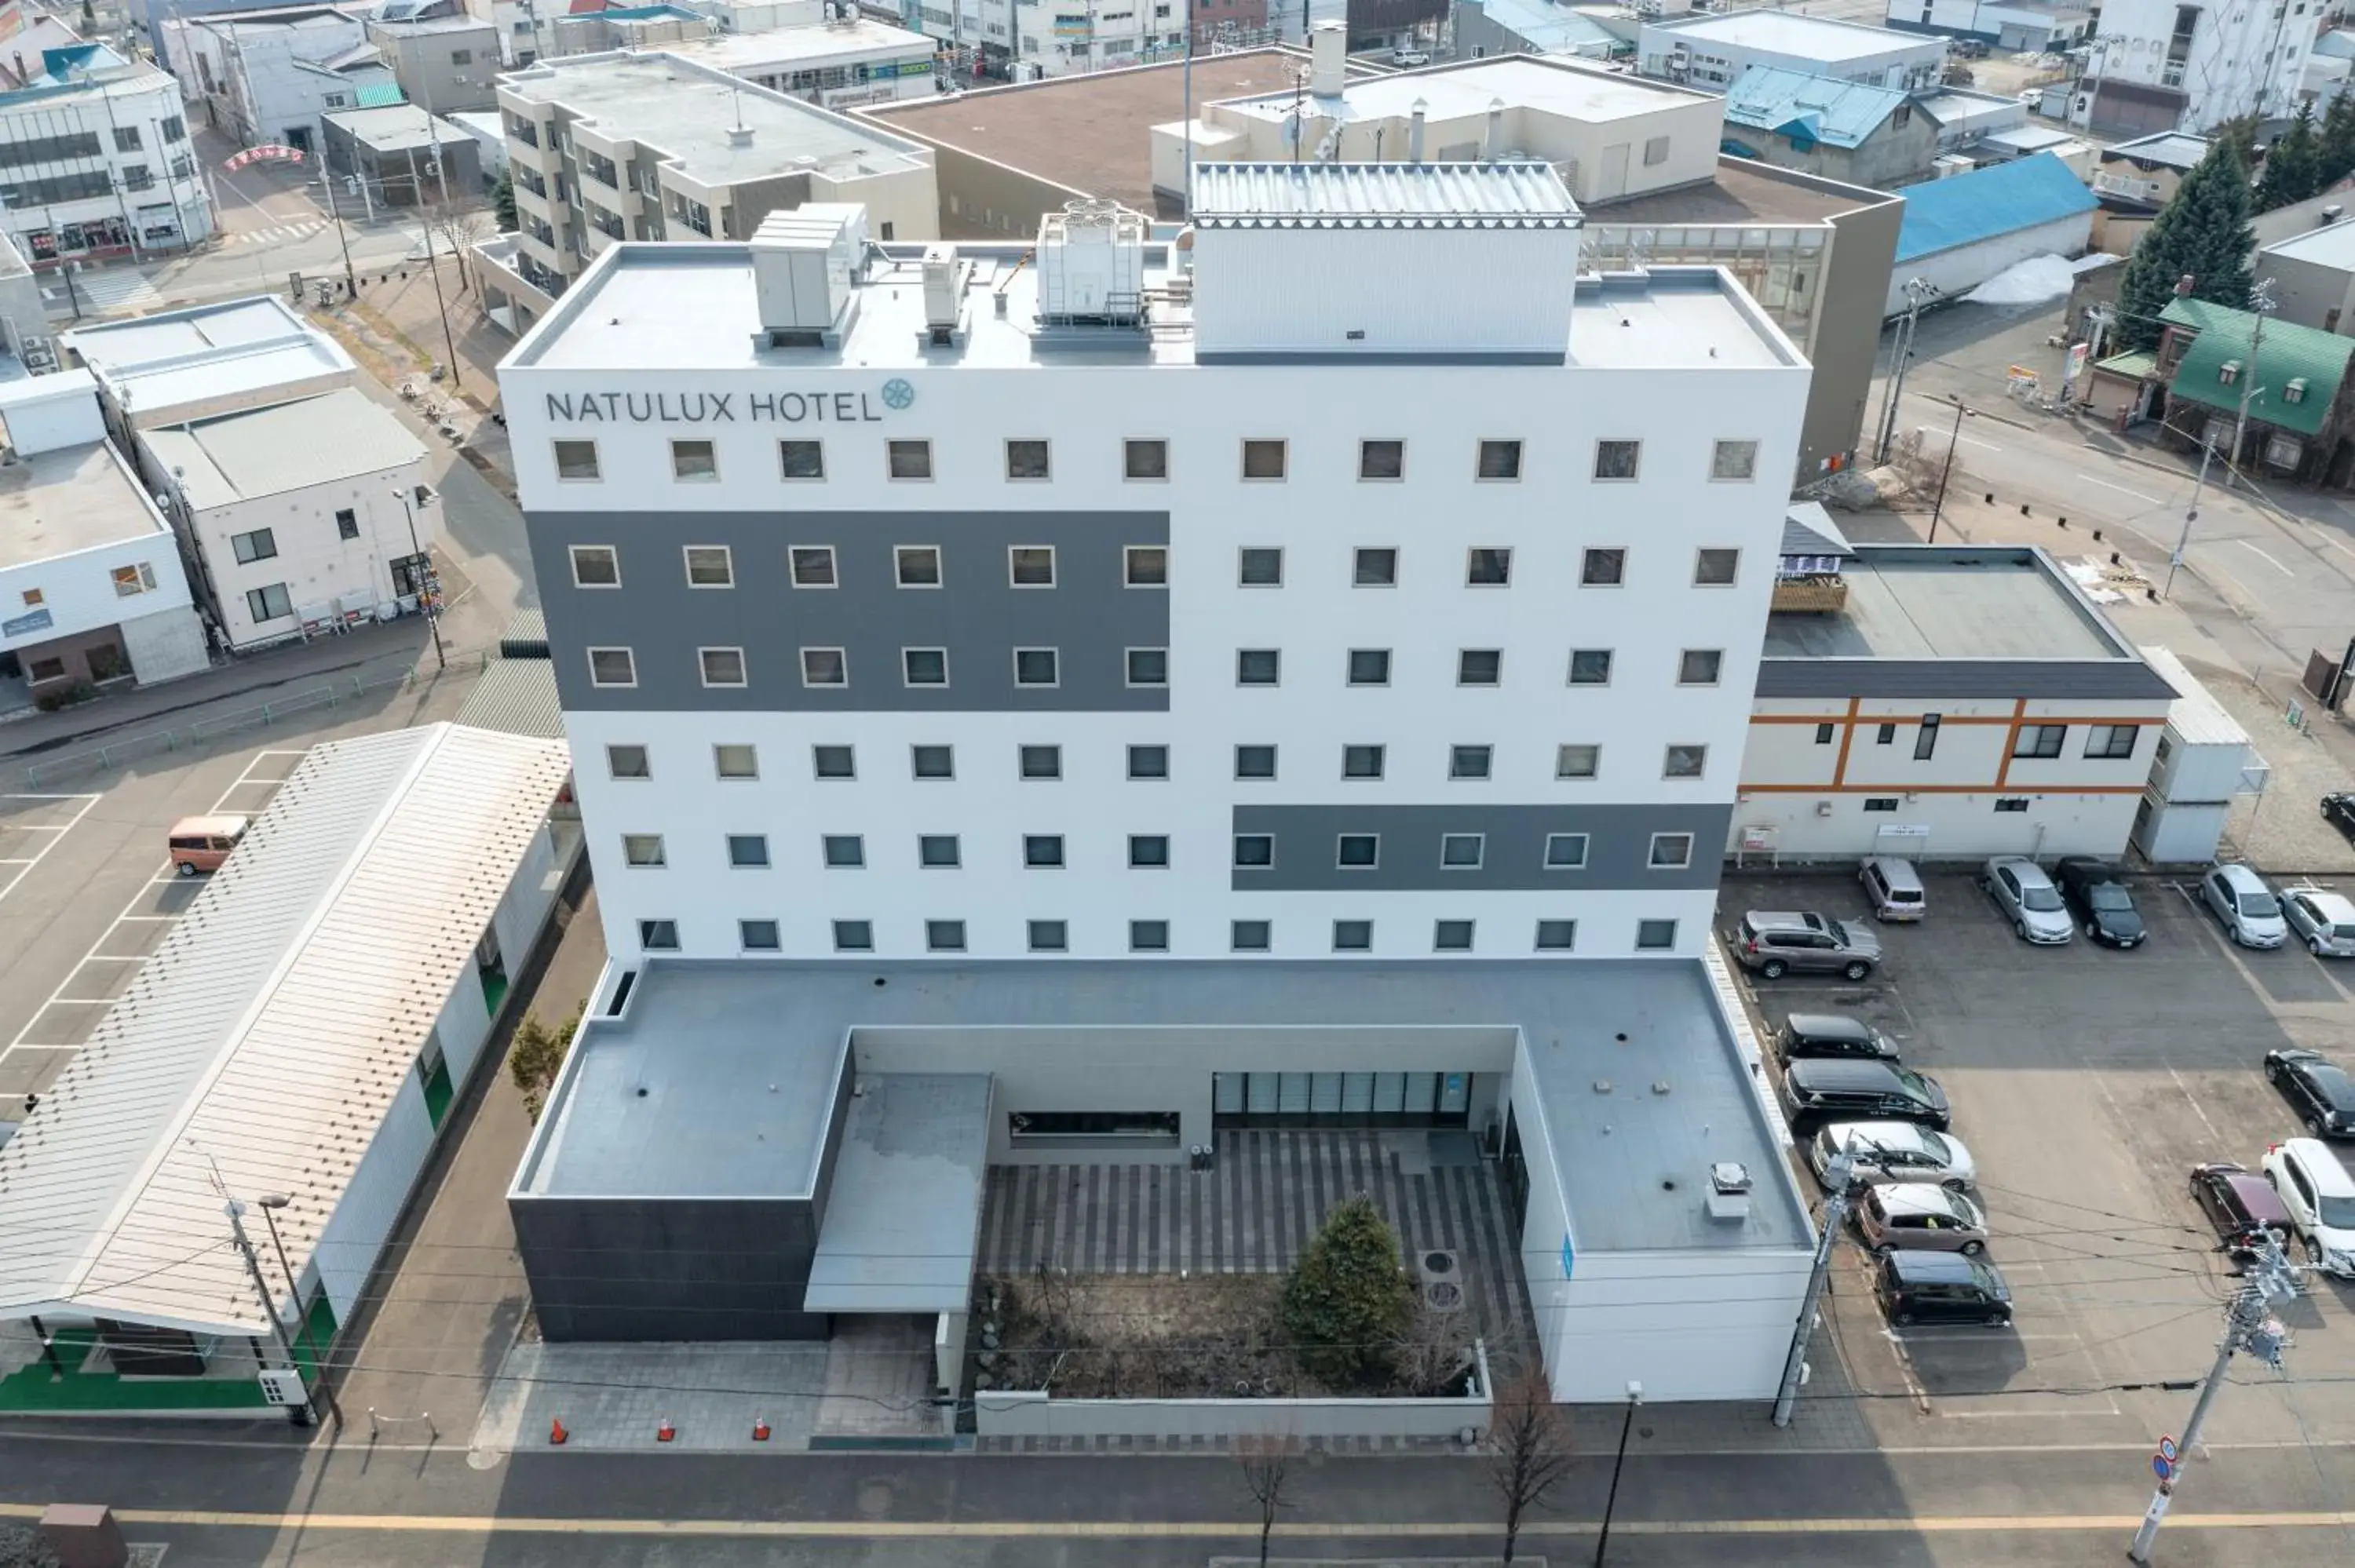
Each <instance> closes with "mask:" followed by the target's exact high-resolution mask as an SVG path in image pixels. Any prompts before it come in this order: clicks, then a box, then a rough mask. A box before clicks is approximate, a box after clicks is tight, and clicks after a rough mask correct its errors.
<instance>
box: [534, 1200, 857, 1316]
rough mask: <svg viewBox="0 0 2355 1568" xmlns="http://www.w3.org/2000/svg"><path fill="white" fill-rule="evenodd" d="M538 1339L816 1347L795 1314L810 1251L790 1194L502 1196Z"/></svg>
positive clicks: (810, 1240) (805, 1208) (811, 1232)
mask: <svg viewBox="0 0 2355 1568" xmlns="http://www.w3.org/2000/svg"><path fill="white" fill-rule="evenodd" d="M507 1211H508V1213H509V1215H510V1216H511V1217H512V1218H513V1220H514V1222H515V1232H516V1249H517V1251H518V1252H519V1253H520V1254H521V1255H522V1256H523V1265H524V1273H525V1275H526V1277H527V1278H528V1279H529V1280H530V1282H531V1296H532V1306H533V1308H534V1310H535V1311H536V1312H537V1313H538V1318H539V1327H540V1332H541V1334H542V1335H543V1336H544V1337H545V1338H547V1339H549V1340H555V1341H563V1340H822V1339H824V1338H826V1334H827V1331H828V1328H829V1319H828V1318H827V1317H826V1314H824V1313H811V1312H805V1311H803V1310H802V1309H801V1305H802V1293H803V1291H804V1290H805V1288H806V1287H807V1286H808V1284H809V1276H810V1260H811V1258H812V1257H813V1256H815V1254H816V1252H817V1230H818V1221H817V1214H816V1211H815V1206H814V1205H812V1204H811V1203H809V1202H806V1201H804V1200H801V1199H795V1198H779V1199H699V1198H527V1197H510V1198H509V1199H508V1200H507Z"/></svg>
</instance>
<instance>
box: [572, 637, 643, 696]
mask: <svg viewBox="0 0 2355 1568" xmlns="http://www.w3.org/2000/svg"><path fill="white" fill-rule="evenodd" d="M581 652H582V653H583V655H584V656H585V657H586V658H587V659H588V661H589V684H590V685H591V686H592V687H595V688H596V689H598V690H600V691H607V692H626V691H630V690H633V689H634V688H635V687H636V685H637V683H638V655H637V651H636V650H634V649H631V648H623V647H616V646H612V645H597V644H592V645H591V646H590V647H588V648H585V649H583V650H582V651H581ZM600 653H619V654H620V655H621V656H622V657H623V660H624V661H626V662H627V663H628V664H629V667H630V678H629V679H628V680H626V681H601V680H599V679H598V678H597V655H598V654H600Z"/></svg>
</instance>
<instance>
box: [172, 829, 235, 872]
mask: <svg viewBox="0 0 2355 1568" xmlns="http://www.w3.org/2000/svg"><path fill="white" fill-rule="evenodd" d="M251 820H252V819H250V818H248V817H183V818H181V819H180V820H179V821H176V822H174V823H173V824H172V835H171V842H172V863H173V865H175V866H176V867H177V868H178V870H179V873H180V874H181V875H182V876H194V875H196V874H197V873H198V872H200V871H218V870H219V869H220V868H221V863H222V862H223V861H225V860H227V859H229V851H231V850H233V849H235V848H237V846H238V842H239V841H240V840H241V839H243V838H244V837H245V830H246V827H247V824H248V823H249V822H250V821H251Z"/></svg>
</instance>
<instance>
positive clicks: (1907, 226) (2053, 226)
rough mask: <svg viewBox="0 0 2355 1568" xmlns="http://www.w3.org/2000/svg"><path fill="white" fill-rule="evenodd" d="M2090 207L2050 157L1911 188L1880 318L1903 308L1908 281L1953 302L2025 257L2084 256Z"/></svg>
mask: <svg viewBox="0 0 2355 1568" xmlns="http://www.w3.org/2000/svg"><path fill="white" fill-rule="evenodd" d="M2096 205H2097V204H2096V203H2095V201H2094V193H2093V192H2092V191H2090V190H2088V189H2086V188H2085V184H2084V182H2083V181H2082V180H2080V179H2079V178H2078V177H2077V176H2076V175H2075V174H2074V173H2073V171H2072V170H2071V169H2070V167H2069V165H2068V164H2064V163H2062V161H2061V160H2060V159H2059V158H2056V157H2054V156H2053V155H2052V154H2050V153H2039V154H2037V155H2036V156H2034V157H2032V158H2021V159H2019V160H2017V161H2016V162H2013V163H2009V164H1995V165H1994V166H1992V167H1990V168H1983V169H1973V170H1971V171H1970V172H1969V173H1968V174H1962V175H1952V176H1950V177H1948V178H1946V179H1943V180H1933V181H1931V182H1929V183H1928V184H1926V185H1915V186H1913V187H1912V188H1910V189H1908V190H1907V191H1906V192H1905V216H1904V218H1903V219H1902V222H1901V223H1900V225H1899V227H1898V230H1897V260H1896V265H1895V266H1893V267H1892V268H1891V270H1890V274H1889V299H1888V302H1887V304H1886V306H1885V313H1887V314H1889V315H1892V316H1893V315H1895V314H1897V313H1899V312H1900V311H1902V310H1903V309H1904V308H1905V284H1906V281H1907V280H1908V279H1913V278H1920V279H1922V280H1923V281H1925V282H1927V283H1929V284H1930V285H1931V286H1932V287H1933V288H1934V289H1935V290H1937V291H1938V297H1941V298H1945V299H1954V298H1956V297H1958V296H1960V295H1963V294H1966V293H1968V292H1969V291H1971V290H1973V289H1976V288H1977V287H1978V286H1979V285H1980V284H1981V283H1984V282H1986V281H1987V280H1988V279H1990V278H1992V277H1994V276H1995V275H1996V274H1997V273H1998V272H2000V271H2002V270H2004V269H2005V268H2007V267H2009V266H2011V265H2013V264H2014V263H2015V262H2019V261H2024V260H2027V259H2028V258H2030V257H2031V256H2082V255H2083V254H2084V252H2085V246H2086V244H2087V242H2088V241H2089V240H2090V239H2091V238H2092V237H2093V228H2094V207H2095V206H2096Z"/></svg>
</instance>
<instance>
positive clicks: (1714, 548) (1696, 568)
mask: <svg viewBox="0 0 2355 1568" xmlns="http://www.w3.org/2000/svg"><path fill="white" fill-rule="evenodd" d="M1710 556H1732V557H1733V569H1732V571H1730V572H1728V573H1727V574H1726V577H1725V580H1724V581H1723V582H1711V581H1710V580H1709V579H1708V578H1707V577H1703V576H1702V575H1701V574H1702V570H1703V567H1704V563H1705V562H1707V561H1708V559H1709V557H1710ZM1741 581H1742V546H1739V545H1701V546H1696V547H1695V548H1694V550H1693V570H1692V586H1693V587H1695V588H1734V587H1737V586H1738V585H1739V584H1740V583H1741Z"/></svg>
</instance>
